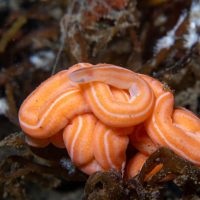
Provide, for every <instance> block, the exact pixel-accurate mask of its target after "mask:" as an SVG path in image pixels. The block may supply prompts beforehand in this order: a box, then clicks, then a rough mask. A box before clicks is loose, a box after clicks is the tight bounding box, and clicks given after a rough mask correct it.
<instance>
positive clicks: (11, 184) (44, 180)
mask: <svg viewBox="0 0 200 200" xmlns="http://www.w3.org/2000/svg"><path fill="white" fill-rule="evenodd" d="M55 152H56V153H55ZM47 155H48V156H47ZM49 155H51V159H50V160H49V159H48V158H49ZM55 156H56V157H55ZM65 157H66V158H67V155H66V153H65V152H61V151H59V150H58V151H57V150H56V149H55V148H54V149H51V147H49V148H46V149H40V150H38V149H37V150H34V149H30V147H29V146H28V145H27V144H26V143H25V142H24V136H23V134H22V133H15V134H11V135H9V136H8V137H6V138H5V139H4V140H2V141H1V142H0V160H1V161H0V187H1V192H0V197H1V199H9V198H11V199H16V200H25V199H27V198H28V196H27V191H28V188H26V185H25V182H29V183H35V184H39V185H40V186H41V187H42V186H44V187H45V188H55V187H58V186H60V185H61V184H62V182H63V181H65V182H69V181H71V182H74V181H76V182H81V181H84V180H85V179H86V177H85V175H83V174H82V173H80V172H78V171H77V170H74V172H73V173H71V172H70V173H68V170H69V169H67V168H63V166H62V165H61V164H60V162H61V160H63V159H65ZM14 188H15V189H14Z"/></svg>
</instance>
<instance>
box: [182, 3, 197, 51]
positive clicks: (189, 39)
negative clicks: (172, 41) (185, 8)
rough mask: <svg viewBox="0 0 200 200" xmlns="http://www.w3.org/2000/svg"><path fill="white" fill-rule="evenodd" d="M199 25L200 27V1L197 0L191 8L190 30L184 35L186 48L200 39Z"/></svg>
mask: <svg viewBox="0 0 200 200" xmlns="http://www.w3.org/2000/svg"><path fill="white" fill-rule="evenodd" d="M198 27H200V1H199V0H195V1H193V2H192V5H191V8H190V15H189V25H188V32H187V34H185V35H184V39H185V42H184V47H185V48H188V49H189V48H191V47H192V46H193V45H194V44H195V43H196V42H198V41H199V34H198V33H197V29H198Z"/></svg>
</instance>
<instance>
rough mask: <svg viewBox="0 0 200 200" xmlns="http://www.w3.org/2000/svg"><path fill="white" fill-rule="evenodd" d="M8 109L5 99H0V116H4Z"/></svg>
mask: <svg viewBox="0 0 200 200" xmlns="http://www.w3.org/2000/svg"><path fill="white" fill-rule="evenodd" d="M8 109H9V107H8V103H7V100H6V99H5V98H0V115H4V114H6V112H7V111H8Z"/></svg>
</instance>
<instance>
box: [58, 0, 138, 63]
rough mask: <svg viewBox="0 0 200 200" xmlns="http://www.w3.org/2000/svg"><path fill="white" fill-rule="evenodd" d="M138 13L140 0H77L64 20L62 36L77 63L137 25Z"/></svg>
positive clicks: (93, 55)
mask: <svg viewBox="0 0 200 200" xmlns="http://www.w3.org/2000/svg"><path fill="white" fill-rule="evenodd" d="M137 16H138V11H137V9H136V1H128V0H127V1H122V0H121V1H117V2H116V1H107V0H104V1H99V0H91V1H89V0H84V1H81V2H80V1H77V0H73V1H72V2H71V3H70V4H69V6H68V11H67V13H66V15H65V16H64V17H63V19H62V21H61V31H62V34H63V36H62V38H63V39H66V40H67V42H66V45H67V46H68V47H69V48H70V51H71V53H72V55H73V56H74V58H75V60H76V62H87V61H89V60H90V61H91V58H97V57H98V55H101V54H102V53H103V52H104V51H105V50H104V48H105V47H106V46H107V45H108V44H109V43H111V41H112V40H113V38H114V37H119V36H120V34H122V35H123V32H126V31H128V30H129V29H134V27H137V26H138V21H137ZM62 42H64V41H62ZM101 57H102V55H101Z"/></svg>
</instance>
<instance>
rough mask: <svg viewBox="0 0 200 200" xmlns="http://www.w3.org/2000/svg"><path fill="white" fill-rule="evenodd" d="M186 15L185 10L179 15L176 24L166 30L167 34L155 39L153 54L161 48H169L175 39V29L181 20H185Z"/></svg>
mask: <svg viewBox="0 0 200 200" xmlns="http://www.w3.org/2000/svg"><path fill="white" fill-rule="evenodd" d="M186 16H187V13H186V12H183V14H182V15H181V16H180V17H179V19H178V21H177V23H176V25H175V26H174V27H173V29H172V30H170V31H168V32H167V35H166V36H164V37H162V38H161V39H159V40H158V41H157V44H156V47H155V51H154V52H155V54H157V53H158V52H159V51H160V50H162V49H168V48H170V47H171V46H172V45H173V44H174V42H175V40H176V31H177V29H178V28H179V26H180V25H181V24H182V22H183V21H184V20H185V18H186Z"/></svg>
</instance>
